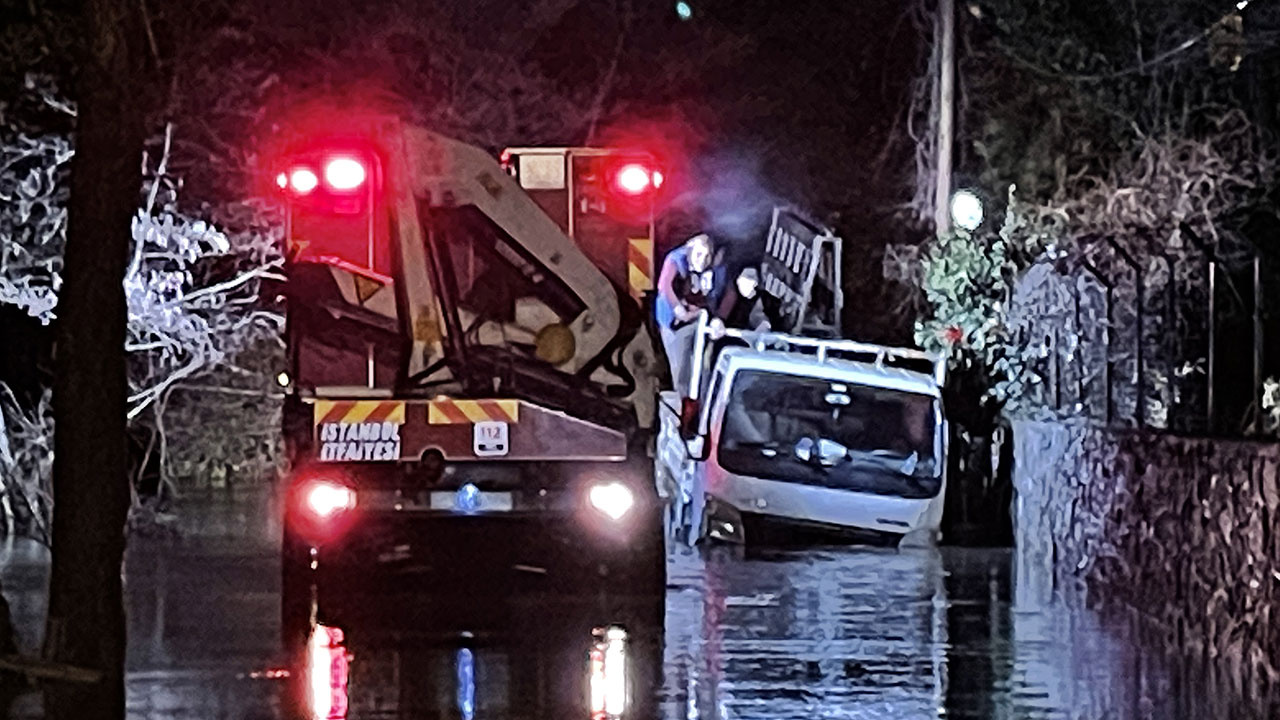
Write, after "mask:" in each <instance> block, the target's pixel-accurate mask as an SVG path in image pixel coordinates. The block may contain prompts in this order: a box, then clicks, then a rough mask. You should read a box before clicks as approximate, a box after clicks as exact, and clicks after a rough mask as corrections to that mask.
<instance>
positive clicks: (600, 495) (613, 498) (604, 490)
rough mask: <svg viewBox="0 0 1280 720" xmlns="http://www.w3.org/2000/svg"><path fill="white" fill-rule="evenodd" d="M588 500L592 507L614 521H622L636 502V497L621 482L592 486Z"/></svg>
mask: <svg viewBox="0 0 1280 720" xmlns="http://www.w3.org/2000/svg"><path fill="white" fill-rule="evenodd" d="M587 499H588V500H590V501H591V506H592V507H594V508H595V509H597V510H599V511H600V512H602V513H604V514H605V515H608V516H609V518H610V519H612V520H621V519H622V516H623V515H626V514H627V512H628V511H630V510H631V506H632V505H635V502H636V499H635V496H634V495H632V494H631V491H630V490H628V489H627V486H626V485H623V484H622V483H619V482H610V483H601V484H598V485H592V486H591V490H590V491H588V493H587Z"/></svg>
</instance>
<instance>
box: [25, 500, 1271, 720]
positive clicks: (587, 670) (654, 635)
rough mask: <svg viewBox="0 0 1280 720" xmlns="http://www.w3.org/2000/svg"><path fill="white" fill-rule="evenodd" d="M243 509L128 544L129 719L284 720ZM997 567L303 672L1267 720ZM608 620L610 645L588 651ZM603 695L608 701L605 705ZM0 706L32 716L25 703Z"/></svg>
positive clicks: (258, 544) (587, 711)
mask: <svg viewBox="0 0 1280 720" xmlns="http://www.w3.org/2000/svg"><path fill="white" fill-rule="evenodd" d="M260 497H261V496H260V495H258V496H256V497H255V496H248V497H243V498H240V499H227V498H218V499H212V500H211V499H207V498H206V499H201V500H197V499H188V500H187V501H186V502H185V503H184V506H183V508H184V509H183V513H184V518H185V520H184V524H185V525H186V526H187V527H186V529H185V532H184V533H183V536H182V537H181V538H180V539H177V540H174V539H162V538H135V539H134V540H132V541H131V549H130V552H129V556H128V560H127V563H126V579H127V591H126V592H127V604H128V612H129V625H130V628H129V631H130V636H129V638H130V649H129V657H128V671H129V675H128V701H129V715H130V717H131V718H136V719H137V720H143V719H148V720H149V719H153V718H154V719H156V720H159V719H161V718H164V719H178V718H235V719H240V720H249V719H256V718H262V719H267V718H271V719H275V718H287V717H291V716H293V715H292V713H295V712H297V710H298V705H297V704H296V703H295V702H294V701H293V698H295V697H298V695H297V694H295V693H294V691H295V690H297V689H298V688H299V687H301V686H300V685H296V684H295V681H297V682H300V681H301V678H303V677H306V675H305V673H304V672H303V671H302V669H303V668H304V667H305V666H306V663H307V660H306V659H305V657H308V656H303V655H300V654H298V653H294V652H291V651H290V649H288V648H284V647H282V645H281V641H280V631H279V612H278V602H279V571H278V560H277V545H276V544H277V542H278V541H277V539H276V538H277V537H278V527H277V526H275V525H274V524H273V523H272V522H271V521H270V519H269V518H270V517H271V515H272V513H271V512H270V510H269V508H265V507H264V503H263V502H261V501H260ZM197 517H198V518H199V520H198V521H197V520H195V519H193V518H197ZM1015 566H1016V562H1015V558H1014V555H1013V553H1012V552H1011V551H1008V550H966V549H958V548H942V549H937V548H909V549H902V550H884V549H871V548H861V547H828V548H806V549H787V550H772V551H761V552H752V553H749V554H744V553H743V552H742V551H740V550H734V549H731V548H720V549H716V550H713V551H711V552H703V553H697V552H692V551H683V552H681V553H679V554H678V555H677V556H676V557H674V558H672V560H671V565H670V570H669V575H670V577H669V584H668V590H667V594H666V598H665V605H664V606H663V607H661V608H654V612H653V614H652V617H653V618H654V619H655V620H654V622H652V623H647V622H636V621H635V619H634V618H635V617H649V616H648V615H645V613H644V612H641V613H640V614H639V615H637V616H633V617H632V618H631V619H630V620H627V619H623V618H611V617H607V616H605V615H602V613H601V611H600V610H599V608H600V607H601V605H599V604H597V603H595V602H594V601H593V599H592V597H591V592H590V589H589V588H584V593H583V599H582V600H581V601H580V602H572V603H570V602H553V601H549V600H547V599H545V598H538V597H510V598H501V599H498V598H467V599H465V602H463V603H460V604H459V606H458V607H453V606H452V605H451V606H450V607H448V608H445V607H436V606H425V605H423V604H422V603H417V602H415V601H414V599H413V598H411V597H410V598H404V597H400V598H396V599H394V600H393V601H389V602H388V603H386V604H385V605H377V604H373V605H369V606H367V607H366V608H365V609H366V611H367V612H366V613H364V614H363V617H362V618H361V619H359V620H353V621H351V622H343V623H342V624H341V625H335V626H334V628H333V630H332V631H329V632H331V634H330V635H328V636H326V637H327V639H329V640H334V639H335V638H337V637H341V639H342V643H343V649H341V650H339V651H337V653H336V654H335V655H332V656H328V657H326V658H325V659H324V660H323V662H322V664H320V665H319V666H318V667H321V668H322V669H327V670H328V671H330V672H331V673H332V677H331V678H330V680H331V681H332V682H326V683H324V684H323V686H322V687H321V688H320V692H319V695H318V697H319V698H320V699H319V702H321V703H322V704H324V706H325V713H326V714H333V716H335V717H336V716H339V715H338V714H337V713H340V712H341V708H345V709H346V713H347V715H348V716H349V717H352V718H358V717H404V718H453V719H466V720H470V719H473V718H530V719H532V718H556V719H557V720H560V719H561V718H568V717H581V718H584V719H585V718H591V717H592V702H593V699H592V695H591V690H592V681H593V679H594V680H595V681H596V682H597V697H596V698H595V702H597V703H600V704H601V705H600V706H601V707H605V709H606V712H607V711H613V710H625V714H624V715H622V717H626V718H631V717H636V718H640V717H645V718H648V717H660V718H664V719H671V720H677V719H678V720H695V719H702V718H716V719H717V720H730V719H738V718H742V719H745V718H779V719H781V718H796V719H800V718H804V719H806V720H807V719H809V718H935V717H937V718H1010V719H1015V718H1016V719H1022V718H1026V719H1039V718H1046V719H1047V718H1055V719H1056V718H1072V719H1074V718H1082V719H1090V718H1099V719H1101V718H1107V719H1110V720H1137V719H1139V718H1153V719H1154V718H1161V719H1172V718H1264V717H1280V714H1276V715H1273V714H1271V713H1267V712H1265V711H1264V710H1262V709H1260V708H1258V707H1257V703H1256V702H1252V703H1244V702H1241V701H1236V700H1233V699H1232V698H1233V693H1232V692H1230V690H1229V689H1227V688H1223V687H1218V686H1216V685H1215V682H1214V681H1212V680H1211V679H1210V676H1211V674H1210V673H1208V672H1207V671H1206V670H1205V669H1204V668H1197V667H1194V666H1190V665H1188V664H1187V663H1186V662H1184V661H1179V660H1175V659H1174V657H1172V656H1171V655H1170V654H1168V653H1167V652H1164V651H1163V650H1160V649H1158V648H1160V647H1161V643H1160V638H1159V637H1152V636H1151V633H1150V632H1145V633H1144V632H1139V631H1138V630H1137V629H1136V628H1135V624H1134V622H1133V621H1132V620H1131V619H1130V618H1128V617H1127V616H1124V615H1123V614H1120V613H1101V612H1099V611H1096V610H1093V609H1090V608H1088V607H1085V605H1084V604H1083V603H1082V602H1080V601H1079V600H1078V599H1074V598H1072V597H1069V596H1066V595H1064V594H1062V593H1054V592H1050V591H1049V590H1048V589H1047V587H1046V583H1045V582H1044V581H1043V580H1042V579H1040V578H1037V577H1036V576H1035V574H1034V573H1032V572H1029V571H1027V570H1025V569H1024V568H1017V567H1015ZM46 577H47V555H46V553H45V551H44V550H43V549H42V548H40V547H38V546H36V545H34V544H31V543H25V542H11V543H9V544H8V545H7V546H5V547H4V548H3V549H0V584H2V586H3V590H4V594H5V596H6V598H7V599H8V601H9V603H10V606H11V611H12V614H13V618H14V623H15V625H16V626H17V629H18V631H19V642H20V644H21V645H22V647H23V649H24V650H27V651H31V650H33V649H34V648H36V647H38V642H39V633H40V623H41V619H42V617H43V612H44V594H43V589H42V588H43V584H44V582H45V579H46ZM460 608H461V609H460ZM477 608H484V609H486V611H485V612H481V613H479V614H477V612H476V610H477ZM659 618H660V619H659ZM613 622H623V623H625V624H626V626H627V627H626V630H627V637H626V639H625V640H623V641H620V642H621V644H610V642H611V641H607V638H606V637H605V635H606V634H605V633H603V632H602V633H601V634H600V635H598V636H593V634H592V632H593V629H594V628H597V627H600V628H603V627H605V626H607V625H609V624H610V623H613ZM615 639H616V638H615ZM593 648H595V649H596V650H597V651H598V652H597V654H596V655H595V656H594V661H595V664H594V665H593V656H592V650H593ZM313 649H314V648H313ZM295 650H297V649H295ZM299 652H300V651H299ZM334 658H343V659H345V660H344V661H339V662H338V663H337V664H335V663H334ZM310 659H311V661H312V662H314V661H315V658H314V657H311V658H310ZM618 668H622V669H623V670H622V675H620V674H619V672H618ZM610 673H612V674H610ZM339 676H340V677H339ZM622 676H625V678H626V682H628V683H630V685H631V687H630V696H629V698H628V699H618V698H615V697H614V696H613V695H610V694H609V692H611V690H612V688H611V684H612V683H617V682H620V681H618V678H619V677H622ZM339 680H342V682H339ZM339 685H340V686H341V687H340V689H338V690H335V689H334V687H331V686H339ZM617 687H623V686H622V685H617ZM307 696H308V697H311V698H312V700H313V701H314V700H315V698H316V697H317V695H316V693H314V692H311V693H309V694H308V695H307ZM618 697H619V698H620V697H621V696H618ZM615 700H616V702H615ZM606 701H607V702H606ZM7 703H8V707H7V712H8V714H9V716H10V717H16V718H36V717H39V716H40V699H39V695H38V694H36V693H34V692H25V693H19V694H18V695H17V696H16V697H13V698H8V699H7ZM606 705H607V706H606ZM313 706H314V702H312V704H311V705H307V706H306V707H313ZM1275 709H1276V708H1272V710H1275ZM607 716H608V715H603V716H601V717H607Z"/></svg>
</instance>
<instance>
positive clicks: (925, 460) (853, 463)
mask: <svg viewBox="0 0 1280 720" xmlns="http://www.w3.org/2000/svg"><path fill="white" fill-rule="evenodd" d="M940 426H941V411H940V407H939V404H938V401H937V399H936V398H934V397H932V396H930V395H925V394H921V393H912V392H904V391H900V390H889V389H884V388H877V387H868V386H863V385H855V384H852V383H847V382H833V381H830V380H825V379H821V378H807V377H800V376H796V375H779V374H776V373H766V372H759V371H744V372H740V373H738V374H737V376H736V377H735V378H734V381H733V387H732V389H731V391H730V395H729V400H728V403H727V405H726V406H725V413H724V421H723V428H722V431H721V435H720V442H719V446H720V447H719V454H718V458H719V462H720V465H721V466H722V467H723V468H724V469H726V470H728V471H730V472H733V473H737V474H741V475H749V476H753V477H763V478H769V479H777V480H786V481H792V482H798V483H803V484H809V485H822V486H826V487H832V488H840V489H846V490H857V491H862V492H874V493H878V494H886V495H900V496H903V497H932V496H934V495H936V494H937V492H938V489H939V487H940V486H941V465H940V463H939V462H938V458H937V457H936V456H937V454H938V450H939V449H940V443H939V435H938V433H939V430H940Z"/></svg>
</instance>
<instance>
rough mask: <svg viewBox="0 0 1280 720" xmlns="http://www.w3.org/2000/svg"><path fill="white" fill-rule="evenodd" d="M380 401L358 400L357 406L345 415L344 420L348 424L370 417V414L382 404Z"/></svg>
mask: <svg viewBox="0 0 1280 720" xmlns="http://www.w3.org/2000/svg"><path fill="white" fill-rule="evenodd" d="M381 404H382V403H380V402H358V403H356V404H355V407H353V408H351V409H350V410H348V411H347V414H346V415H344V416H343V418H342V422H344V423H347V424H355V423H362V422H364V421H365V420H367V419H368V417H369V415H371V414H372V413H373V411H374V410H377V409H378V406H379V405H381Z"/></svg>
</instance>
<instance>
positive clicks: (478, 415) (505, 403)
mask: <svg viewBox="0 0 1280 720" xmlns="http://www.w3.org/2000/svg"><path fill="white" fill-rule="evenodd" d="M484 402H485V403H491V404H496V405H497V406H498V407H499V408H501V409H502V411H503V412H504V413H505V414H506V415H507V416H509V417H510V418H511V419H510V422H519V421H520V401H519V400H486V401H484ZM458 415H461V416H462V417H457V416H458ZM486 420H500V421H503V422H507V418H506V417H503V416H501V415H498V414H496V413H495V414H494V415H490V414H489V413H487V412H485V409H484V407H483V406H482V405H481V403H480V402H478V401H476V400H432V401H431V402H430V404H428V405H427V422H428V423H430V424H431V425H454V424H462V423H477V422H484V421H486Z"/></svg>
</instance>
